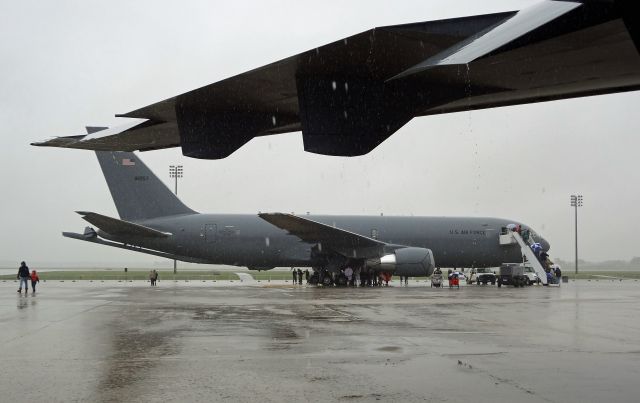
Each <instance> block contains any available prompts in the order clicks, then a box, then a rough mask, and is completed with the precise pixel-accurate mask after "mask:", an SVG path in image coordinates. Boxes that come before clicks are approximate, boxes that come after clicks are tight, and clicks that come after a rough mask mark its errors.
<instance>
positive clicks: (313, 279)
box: [309, 271, 320, 285]
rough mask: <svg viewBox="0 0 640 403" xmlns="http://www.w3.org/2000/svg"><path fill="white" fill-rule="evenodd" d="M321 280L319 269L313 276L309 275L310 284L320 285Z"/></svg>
mask: <svg viewBox="0 0 640 403" xmlns="http://www.w3.org/2000/svg"><path fill="white" fill-rule="evenodd" d="M319 282H320V275H319V274H318V272H317V271H314V272H313V274H312V275H311V277H309V284H311V285H318V283H319Z"/></svg>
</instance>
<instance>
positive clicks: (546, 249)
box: [540, 238, 551, 252]
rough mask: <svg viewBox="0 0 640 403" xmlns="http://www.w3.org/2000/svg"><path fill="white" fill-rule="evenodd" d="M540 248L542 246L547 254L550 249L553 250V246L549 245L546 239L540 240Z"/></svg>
mask: <svg viewBox="0 0 640 403" xmlns="http://www.w3.org/2000/svg"><path fill="white" fill-rule="evenodd" d="M540 246H542V250H544V251H545V252H548V251H549V249H551V244H549V242H547V240H546V239H544V238H543V239H541V240H540Z"/></svg>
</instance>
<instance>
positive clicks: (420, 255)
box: [370, 248, 436, 277]
mask: <svg viewBox="0 0 640 403" xmlns="http://www.w3.org/2000/svg"><path fill="white" fill-rule="evenodd" d="M372 263H373V264H371V265H370V266H371V267H372V268H373V269H375V270H378V271H388V272H391V273H393V274H395V275H398V276H410V277H428V276H430V275H431V274H432V273H433V269H434V268H435V265H436V264H435V260H434V259H433V252H431V249H426V248H401V249H396V250H395V251H394V252H393V253H391V254H388V255H384V256H382V257H381V258H380V259H379V260H376V261H375V262H372Z"/></svg>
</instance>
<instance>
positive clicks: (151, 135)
mask: <svg viewBox="0 0 640 403" xmlns="http://www.w3.org/2000/svg"><path fill="white" fill-rule="evenodd" d="M637 3H638V2H637V0H566V1H555V0H554V1H551V0H548V1H541V2H539V3H537V4H535V5H533V6H531V7H529V8H525V9H523V10H520V11H506V12H501V13H495V14H486V15H477V16H470V17H463V18H454V19H449V20H441V21H422V22H415V23H411V24H403V25H393V26H385V27H379V28H374V29H371V30H368V31H365V32H362V33H359V34H356V35H353V36H350V37H347V38H343V39H340V40H338V41H335V42H333V43H329V44H326V45H324V46H319V47H316V48H314V49H311V50H308V51H306V52H303V53H300V54H297V55H294V56H291V57H288V58H286V59H282V60H279V61H277V62H274V63H272V64H269V65H266V66H263V67H260V68H257V69H253V70H251V71H248V72H244V73H242V74H239V75H236V76H234V77H230V78H227V79H225V80H222V81H218V82H216V83H213V84H209V85H207V86H204V87H202V88H198V89H195V90H193V91H189V92H186V93H184V94H181V95H177V96H174V97H171V98H168V99H166V100H164V101H161V102H157V103H155V104H152V105H148V106H145V107H143V108H140V109H137V110H134V111H131V112H128V113H123V114H120V115H116V116H120V117H123V118H128V120H126V121H125V122H124V123H123V124H122V125H118V126H116V127H112V128H106V127H101V128H95V130H93V131H92V132H91V131H90V133H89V134H79V135H76V136H67V137H57V138H54V139H51V140H47V141H43V142H38V143H33V144H34V145H40V146H53V147H67V148H82V149H90V150H102V151H107V150H109V151H116V150H117V151H135V150H141V151H146V150H156V149H161V148H168V147H181V148H182V153H183V154H184V155H186V156H189V157H194V158H205V159H219V158H225V157H226V156H228V155H230V154H231V153H233V152H235V151H236V150H237V149H239V148H240V147H242V146H243V145H244V144H245V143H247V142H248V141H250V140H251V139H252V138H254V137H258V136H266V135H272V134H279V133H287V132H296V131H301V132H302V138H303V142H304V149H305V150H306V151H309V152H313V153H318V154H328V155H340V156H356V155H362V154H366V153H368V152H370V151H371V150H373V149H374V148H375V147H377V146H378V145H379V144H380V143H382V142H383V141H385V140H386V139H387V138H388V137H389V136H391V135H392V134H393V133H395V132H396V131H397V130H399V129H400V128H401V127H402V126H404V125H405V124H407V122H409V121H410V120H411V119H413V118H414V117H417V116H429V115H435V114H441V113H451V112H459V111H468V110H475V109H483V108H494V107H499V106H506V105H517V104H527V103H532V102H542V101H549V100H557V99H565V98H574V97H583V96H590V95H598V94H608V93H616V92H624V91H634V90H637V89H639V88H640V55H639V54H638V50H637V48H638V46H639V45H640V32H639V31H640V28H639V25H640V16H639V15H638V12H637ZM394 6H395V5H394ZM249 29H250V28H249ZM285 29H286V27H285ZM288 220H293V219H291V218H289V219H288ZM349 222H350V223H351V222H352V223H353V224H354V225H355V224H356V221H349ZM176 236H177V234H176ZM394 241H395V240H394Z"/></svg>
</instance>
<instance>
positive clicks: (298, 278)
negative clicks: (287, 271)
mask: <svg viewBox="0 0 640 403" xmlns="http://www.w3.org/2000/svg"><path fill="white" fill-rule="evenodd" d="M291 274H292V276H293V284H302V278H303V277H304V279H305V281H306V282H307V283H309V277H310V276H311V274H310V273H309V269H305V271H304V272H303V271H302V270H301V269H294V268H291Z"/></svg>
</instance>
